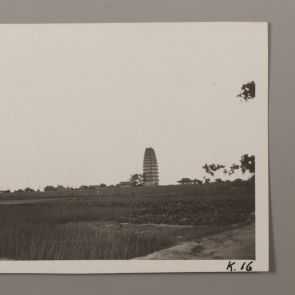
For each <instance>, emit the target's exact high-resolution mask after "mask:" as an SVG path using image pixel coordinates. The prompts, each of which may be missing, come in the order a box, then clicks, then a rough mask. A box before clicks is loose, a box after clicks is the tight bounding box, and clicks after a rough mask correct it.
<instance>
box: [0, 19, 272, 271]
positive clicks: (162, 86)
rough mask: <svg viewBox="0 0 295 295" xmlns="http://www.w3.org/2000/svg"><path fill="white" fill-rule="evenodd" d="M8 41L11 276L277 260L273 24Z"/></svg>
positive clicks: (5, 101)
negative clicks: (271, 165)
mask: <svg viewBox="0 0 295 295" xmlns="http://www.w3.org/2000/svg"><path fill="white" fill-rule="evenodd" d="M123 32H124V34H123ZM0 37H1V38H0V40H1V41H0V43H1V48H2V52H3V55H2V56H1V57H0V62H1V64H2V69H1V70H0V78H1V80H2V81H3V87H2V89H1V90H0V100H1V105H2V107H1V110H0V117H1V119H0V120H1V125H0V132H1V134H2V147H1V153H0V165H1V167H2V168H1V169H0V271H1V272H37V273H38V272H39V273H42V272H43V273H44V272H49V273H104V272H105V273H109V272H119V273H120V272H177V271H180V272H191V271H224V272H232V271H247V272H250V271H266V270H268V156H267V154H268V150H267V79H268V78H267V60H268V57H267V25H266V24H265V23H154V24H84V25H82V24H80V25H79V24H68V25H1V26H0Z"/></svg>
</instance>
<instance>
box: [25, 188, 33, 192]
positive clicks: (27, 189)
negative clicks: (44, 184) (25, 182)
mask: <svg viewBox="0 0 295 295" xmlns="http://www.w3.org/2000/svg"><path fill="white" fill-rule="evenodd" d="M25 192H28V193H31V192H34V190H33V189H31V188H30V187H27V188H26V189H25Z"/></svg>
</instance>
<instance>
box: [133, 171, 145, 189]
mask: <svg viewBox="0 0 295 295" xmlns="http://www.w3.org/2000/svg"><path fill="white" fill-rule="evenodd" d="M130 183H131V185H133V186H140V185H143V175H142V174H138V173H136V174H132V175H130Z"/></svg>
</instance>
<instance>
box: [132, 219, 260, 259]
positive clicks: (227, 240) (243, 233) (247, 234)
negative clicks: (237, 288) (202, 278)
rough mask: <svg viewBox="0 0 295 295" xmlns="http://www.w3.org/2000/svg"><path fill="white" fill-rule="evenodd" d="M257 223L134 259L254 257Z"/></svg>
mask: <svg viewBox="0 0 295 295" xmlns="http://www.w3.org/2000/svg"><path fill="white" fill-rule="evenodd" d="M254 258H255V225H254V223H251V224H250V225H245V226H243V227H240V228H236V229H233V230H229V231H225V232H223V233H220V234H216V235H211V236H209V237H206V238H203V239H200V240H193V241H189V242H183V243H180V244H178V245H176V246H173V247H170V248H167V249H164V250H160V251H157V252H154V253H151V254H149V255H147V256H144V257H138V258H133V259H160V260H161V259H162V260H164V259H179V260H185V259H254Z"/></svg>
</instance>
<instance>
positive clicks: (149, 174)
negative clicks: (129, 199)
mask: <svg viewBox="0 0 295 295" xmlns="http://www.w3.org/2000/svg"><path fill="white" fill-rule="evenodd" d="M143 178H144V185H145V186H156V185H159V170H158V163H157V157H156V153H155V151H154V149H153V148H151V147H149V148H146V149H145V152H144V159H143Z"/></svg>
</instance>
